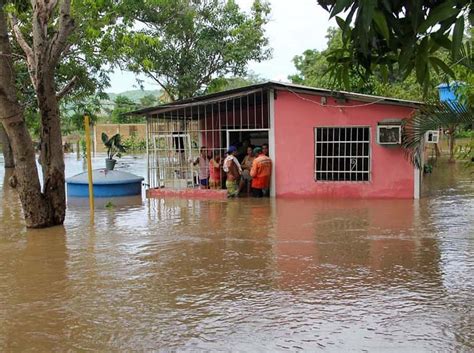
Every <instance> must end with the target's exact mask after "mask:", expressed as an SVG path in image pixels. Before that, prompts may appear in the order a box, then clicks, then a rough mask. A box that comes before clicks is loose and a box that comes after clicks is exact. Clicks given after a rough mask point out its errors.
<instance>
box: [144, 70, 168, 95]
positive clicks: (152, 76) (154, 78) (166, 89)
mask: <svg viewBox="0 0 474 353" xmlns="http://www.w3.org/2000/svg"><path fill="white" fill-rule="evenodd" d="M145 74H146V75H148V76H150V77H151V78H152V79H153V80H155V81H156V83H158V85H160V87H161V88H163V90H164V91H165V92H166V93H167V94H168V96H169V97H170V98H171V100H173V101H174V100H175V99H174V96H173V94H172V93H171V92H170V91H169V90H168V88H166V86H165V85H164V84H163V83H161V82H160V80H158V77H156V76H155V75H153V74H152V73H151V72H150V71H145Z"/></svg>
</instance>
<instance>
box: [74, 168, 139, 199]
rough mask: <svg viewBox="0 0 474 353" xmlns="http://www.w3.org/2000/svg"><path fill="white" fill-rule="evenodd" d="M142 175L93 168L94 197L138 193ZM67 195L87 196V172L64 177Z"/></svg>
mask: <svg viewBox="0 0 474 353" xmlns="http://www.w3.org/2000/svg"><path fill="white" fill-rule="evenodd" d="M142 181H143V177H140V176H138V175H135V174H131V173H127V172H122V171H118V170H107V169H94V170H93V171H92V183H93V186H94V197H114V196H132V195H140V194H141V192H142ZM66 185H67V195H68V196H69V197H88V196H89V184H88V179H87V172H84V173H80V174H77V175H74V176H73V177H70V178H67V179H66Z"/></svg>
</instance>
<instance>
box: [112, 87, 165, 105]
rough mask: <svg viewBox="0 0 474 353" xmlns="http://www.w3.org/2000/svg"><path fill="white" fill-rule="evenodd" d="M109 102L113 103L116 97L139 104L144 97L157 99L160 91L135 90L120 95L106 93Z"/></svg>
mask: <svg viewBox="0 0 474 353" xmlns="http://www.w3.org/2000/svg"><path fill="white" fill-rule="evenodd" d="M107 95H108V97H109V99H110V100H112V101H114V100H115V98H117V96H125V97H127V98H130V99H131V100H132V101H134V102H135V103H139V102H140V100H141V99H142V98H143V97H145V96H153V97H159V96H160V95H161V91H160V90H145V89H135V90H129V91H124V92H120V93H107Z"/></svg>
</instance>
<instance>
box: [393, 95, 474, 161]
mask: <svg viewBox="0 0 474 353" xmlns="http://www.w3.org/2000/svg"><path fill="white" fill-rule="evenodd" d="M472 124H474V111H473V109H472V108H470V107H468V106H466V105H464V104H460V103H455V102H449V103H448V102H436V103H433V104H426V105H423V106H421V107H420V108H419V109H418V110H417V112H416V114H415V115H414V116H412V117H410V118H407V119H405V120H404V124H403V140H402V146H403V147H404V148H405V149H406V150H407V153H408V155H409V157H410V159H411V160H412V162H413V164H414V165H416V166H417V167H420V165H421V159H420V157H421V153H422V151H421V149H422V147H423V143H422V142H423V139H424V137H425V134H426V132H427V131H429V130H438V129H441V128H443V129H447V130H448V131H449V133H450V134H453V133H454V131H455V130H456V127H457V126H461V125H472Z"/></svg>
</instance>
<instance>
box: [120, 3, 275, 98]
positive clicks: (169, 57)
mask: <svg viewBox="0 0 474 353" xmlns="http://www.w3.org/2000/svg"><path fill="white" fill-rule="evenodd" d="M269 11H270V8H269V5H268V3H266V2H264V1H261V0H255V1H254V3H253V6H252V10H251V13H250V14H247V13H245V12H244V11H242V10H241V9H240V8H239V6H238V5H237V4H236V3H235V1H233V0H226V1H224V0H215V1H188V0H174V1H146V0H142V1H138V2H137V4H136V9H135V15H134V16H135V18H136V20H137V21H139V22H141V23H142V24H143V25H144V28H143V29H140V30H136V31H134V32H132V33H129V34H127V35H124V36H123V37H122V38H121V39H122V42H123V44H124V45H123V47H122V49H123V50H122V58H123V65H124V66H125V67H126V68H128V69H130V70H132V71H134V72H137V73H144V74H145V75H147V76H148V77H150V78H152V79H153V80H154V81H155V82H157V83H158V84H159V85H160V86H161V87H162V89H163V90H164V91H165V92H166V94H167V95H168V97H169V98H170V99H171V100H175V99H181V98H185V97H190V96H193V95H195V94H197V93H200V92H202V91H203V90H204V89H205V88H206V86H207V85H208V84H209V83H210V82H212V80H213V79H215V78H216V77H222V76H226V75H236V76H243V75H244V74H245V72H246V65H247V63H248V62H249V61H251V60H254V61H257V62H259V61H262V60H264V59H267V58H268V57H269V55H270V51H269V49H267V48H266V46H267V44H268V39H267V38H266V36H265V30H264V25H265V24H266V23H267V22H268V14H269Z"/></svg>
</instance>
